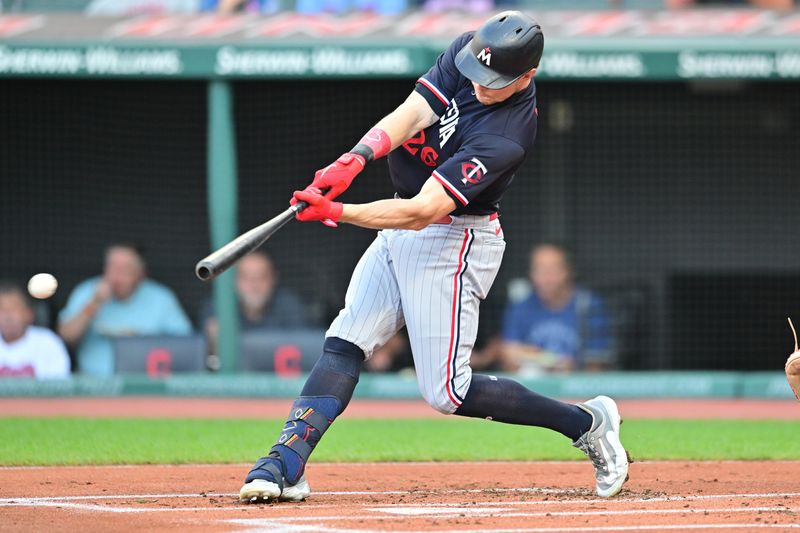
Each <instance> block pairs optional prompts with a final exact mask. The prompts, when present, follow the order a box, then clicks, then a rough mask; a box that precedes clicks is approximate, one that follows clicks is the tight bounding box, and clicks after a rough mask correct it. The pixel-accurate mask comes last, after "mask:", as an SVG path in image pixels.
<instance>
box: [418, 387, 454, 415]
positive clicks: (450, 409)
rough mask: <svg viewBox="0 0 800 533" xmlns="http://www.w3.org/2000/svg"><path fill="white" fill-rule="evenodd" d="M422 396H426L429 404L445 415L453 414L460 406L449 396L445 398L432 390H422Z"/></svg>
mask: <svg viewBox="0 0 800 533" xmlns="http://www.w3.org/2000/svg"><path fill="white" fill-rule="evenodd" d="M443 392H444V391H443ZM422 397H423V398H425V401H426V402H428V405H430V406H431V407H433V408H434V409H436V410H437V411H439V412H440V413H442V414H443V415H452V414H453V413H454V412H455V411H456V409H458V406H457V405H455V404H454V403H453V402H452V401H450V400H449V399H447V398H443V397H442V396H441V395H438V394H434V393H433V392H432V391H431V392H427V391H422Z"/></svg>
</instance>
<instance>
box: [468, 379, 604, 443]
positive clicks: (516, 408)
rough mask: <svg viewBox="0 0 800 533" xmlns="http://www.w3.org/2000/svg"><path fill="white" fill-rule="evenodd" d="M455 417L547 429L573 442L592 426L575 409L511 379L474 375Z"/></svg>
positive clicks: (584, 416) (590, 417)
mask: <svg viewBox="0 0 800 533" xmlns="http://www.w3.org/2000/svg"><path fill="white" fill-rule="evenodd" d="M455 414H457V415H461V416H470V417H474V418H488V419H489V420H496V421H498V422H505V423H507V424H519V425H523V426H539V427H543V428H548V429H552V430H554V431H558V432H559V433H561V434H562V435H564V436H566V437H569V438H570V439H572V441H573V442H574V441H576V440H578V438H580V436H581V435H583V434H584V433H586V432H587V431H588V430H589V428H590V427H591V425H592V416H591V415H590V414H589V413H587V412H586V411H584V410H583V409H581V408H579V407H578V406H576V405H572V404H570V403H564V402H559V401H557V400H553V399H551V398H547V397H546V396H542V395H541V394H536V393H535V392H533V391H531V390H528V389H527V388H525V387H523V386H522V385H520V384H519V383H517V382H516V381H513V380H511V379H506V378H497V377H494V376H481V375H477V374H473V376H472V383H471V384H470V386H469V390H468V391H467V395H466V396H465V397H464V402H463V403H462V404H461V406H460V407H459V408H458V409H456V412H455Z"/></svg>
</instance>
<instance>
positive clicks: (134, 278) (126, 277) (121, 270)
mask: <svg viewBox="0 0 800 533" xmlns="http://www.w3.org/2000/svg"><path fill="white" fill-rule="evenodd" d="M103 277H104V278H105V280H106V282H107V283H108V285H109V287H111V294H113V295H114V298H116V299H117V300H125V299H127V298H128V297H129V296H130V295H132V294H133V291H135V290H136V287H137V286H138V285H139V282H140V281H141V280H142V278H144V265H143V264H142V261H141V259H139V256H138V255H136V253H135V252H134V251H133V250H130V249H128V248H123V247H119V248H112V249H111V250H109V252H108V255H107V256H106V266H105V270H104V272H103Z"/></svg>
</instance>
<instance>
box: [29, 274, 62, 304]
mask: <svg viewBox="0 0 800 533" xmlns="http://www.w3.org/2000/svg"><path fill="white" fill-rule="evenodd" d="M57 288H58V281H56V278H55V277H54V276H53V275H52V274H45V273H41V274H36V275H35V276H33V277H32V278H31V279H30V281H28V292H29V293H30V295H31V296H33V297H34V298H38V299H40V300H44V299H46V298H50V297H51V296H52V295H54V294H55V293H56V289H57Z"/></svg>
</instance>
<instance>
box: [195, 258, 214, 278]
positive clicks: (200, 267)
mask: <svg viewBox="0 0 800 533" xmlns="http://www.w3.org/2000/svg"><path fill="white" fill-rule="evenodd" d="M214 270H215V269H214V264H213V263H211V262H209V261H205V260H204V261H200V262H199V263H197V266H196V267H195V268H194V273H195V274H197V277H198V278H200V279H201V280H203V281H208V280H210V279H212V278H214V277H215V272H214Z"/></svg>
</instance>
